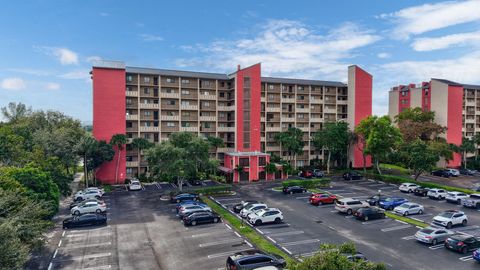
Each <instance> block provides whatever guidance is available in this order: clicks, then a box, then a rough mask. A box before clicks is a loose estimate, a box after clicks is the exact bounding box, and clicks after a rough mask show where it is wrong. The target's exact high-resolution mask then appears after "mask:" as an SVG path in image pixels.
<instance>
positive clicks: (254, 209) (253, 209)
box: [240, 203, 267, 218]
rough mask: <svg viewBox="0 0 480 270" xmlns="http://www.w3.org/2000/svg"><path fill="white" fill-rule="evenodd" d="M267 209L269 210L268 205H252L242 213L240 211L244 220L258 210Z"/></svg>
mask: <svg viewBox="0 0 480 270" xmlns="http://www.w3.org/2000/svg"><path fill="white" fill-rule="evenodd" d="M265 208H267V205H266V204H264V203H254V204H250V205H248V206H247V207H245V208H243V209H242V211H240V216H241V217H242V218H246V217H247V216H248V214H250V213H253V212H255V211H257V210H261V209H265Z"/></svg>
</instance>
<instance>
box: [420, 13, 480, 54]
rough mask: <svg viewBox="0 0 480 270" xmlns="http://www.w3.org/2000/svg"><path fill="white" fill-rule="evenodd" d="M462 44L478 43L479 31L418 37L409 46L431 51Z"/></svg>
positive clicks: (479, 43)
mask: <svg viewBox="0 0 480 270" xmlns="http://www.w3.org/2000/svg"><path fill="white" fill-rule="evenodd" d="M479 12H480V10H479ZM462 45H474V46H475V45H480V31H478V32H470V33H459V34H453V35H447V36H442V37H435V38H418V39H415V41H414V42H413V43H412V45H411V46H412V48H413V49H414V50H415V51H433V50H440V49H446V48H449V47H452V46H462Z"/></svg>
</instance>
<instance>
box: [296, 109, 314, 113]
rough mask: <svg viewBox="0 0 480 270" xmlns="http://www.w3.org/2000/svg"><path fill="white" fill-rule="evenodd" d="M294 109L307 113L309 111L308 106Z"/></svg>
mask: <svg viewBox="0 0 480 270" xmlns="http://www.w3.org/2000/svg"><path fill="white" fill-rule="evenodd" d="M295 110H296V111H297V113H309V112H310V108H297V109H295Z"/></svg>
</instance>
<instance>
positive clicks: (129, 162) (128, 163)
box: [127, 161, 138, 167]
mask: <svg viewBox="0 0 480 270" xmlns="http://www.w3.org/2000/svg"><path fill="white" fill-rule="evenodd" d="M127 167H138V161H127Z"/></svg>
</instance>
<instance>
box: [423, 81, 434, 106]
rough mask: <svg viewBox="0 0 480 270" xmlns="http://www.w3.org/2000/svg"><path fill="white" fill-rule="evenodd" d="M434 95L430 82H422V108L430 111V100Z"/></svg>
mask: <svg viewBox="0 0 480 270" xmlns="http://www.w3.org/2000/svg"><path fill="white" fill-rule="evenodd" d="M431 96H432V91H431V86H430V83H428V82H422V109H423V110H424V111H430V100H431V98H430V97H431Z"/></svg>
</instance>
